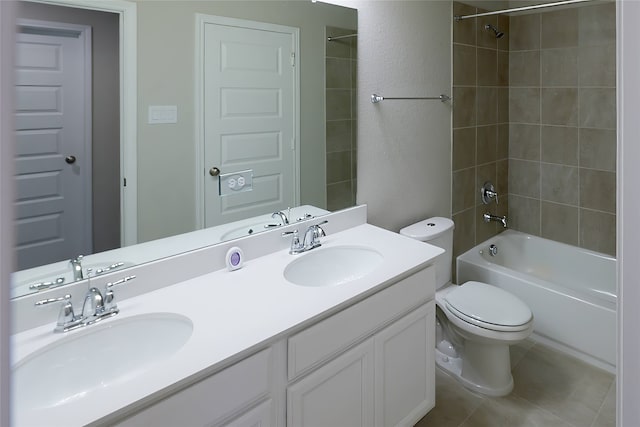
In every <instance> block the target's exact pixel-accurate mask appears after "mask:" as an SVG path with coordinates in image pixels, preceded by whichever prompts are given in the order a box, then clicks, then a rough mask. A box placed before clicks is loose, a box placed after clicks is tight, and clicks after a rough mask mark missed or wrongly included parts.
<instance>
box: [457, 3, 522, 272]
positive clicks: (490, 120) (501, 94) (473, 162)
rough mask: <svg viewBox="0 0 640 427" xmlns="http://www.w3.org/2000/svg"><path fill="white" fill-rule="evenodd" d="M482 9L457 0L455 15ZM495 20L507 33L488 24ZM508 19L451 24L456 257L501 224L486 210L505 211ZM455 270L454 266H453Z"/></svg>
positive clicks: (479, 19) (507, 117)
mask: <svg viewBox="0 0 640 427" xmlns="http://www.w3.org/2000/svg"><path fill="white" fill-rule="evenodd" d="M483 11H484V10H482V9H476V8H475V7H471V6H467V5H464V4H462V3H457V2H454V4H453V13H454V15H469V14H474V13H481V12H483ZM485 24H492V25H494V26H496V27H497V28H498V29H499V30H500V31H503V32H505V36H504V37H502V38H500V39H496V37H495V35H494V34H493V33H492V32H490V31H487V30H485V29H484V25H485ZM509 38H510V36H509V21H508V19H507V18H505V17H497V16H493V17H487V18H474V19H467V20H463V21H459V22H454V25H453V99H454V101H453V102H454V104H453V164H452V166H453V167H452V173H453V177H452V182H453V193H452V213H453V221H454V223H455V226H456V228H455V230H454V243H453V252H454V262H455V257H456V256H458V255H459V254H461V253H462V252H464V251H466V250H468V249H470V248H472V247H473V246H475V245H476V243H479V242H481V241H483V240H486V239H488V238H489V237H491V236H493V235H495V234H497V233H498V232H499V231H500V230H502V227H501V226H500V227H498V225H497V224H496V223H495V222H492V223H490V224H486V223H484V222H483V221H482V214H483V213H484V212H490V213H492V214H494V215H506V214H507V210H508V197H507V192H508V182H507V177H508V166H509V160H508V154H509V114H510V111H509V87H508V84H509V61H510V59H509V50H508V49H509ZM522 60H524V59H522ZM485 181H492V182H493V183H494V185H495V186H496V189H497V191H498V193H499V204H498V205H496V204H495V203H493V204H491V205H484V204H482V202H481V200H480V192H479V189H480V187H481V186H482V184H483V183H484V182H485ZM454 270H455V269H454Z"/></svg>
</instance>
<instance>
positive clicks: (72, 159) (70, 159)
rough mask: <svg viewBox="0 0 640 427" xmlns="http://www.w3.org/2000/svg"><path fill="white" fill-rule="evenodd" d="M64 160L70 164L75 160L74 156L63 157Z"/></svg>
mask: <svg viewBox="0 0 640 427" xmlns="http://www.w3.org/2000/svg"><path fill="white" fill-rule="evenodd" d="M64 161H65V162H67V163H69V164H70V165H72V164H74V163H75V162H76V156H67V157H65V158H64Z"/></svg>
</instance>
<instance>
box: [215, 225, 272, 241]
mask: <svg viewBox="0 0 640 427" xmlns="http://www.w3.org/2000/svg"><path fill="white" fill-rule="evenodd" d="M279 226H280V224H278V223H276V222H273V221H268V222H264V221H262V222H257V223H254V224H250V225H245V226H242V227H238V228H235V229H233V230H229V231H227V232H226V233H224V234H223V235H222V236H220V240H223V241H224V240H230V239H237V238H238V237H245V236H251V235H253V234H257V233H262V232H263V231H267V230H271V229H272V228H275V227H279Z"/></svg>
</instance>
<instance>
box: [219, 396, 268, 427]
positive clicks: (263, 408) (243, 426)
mask: <svg viewBox="0 0 640 427" xmlns="http://www.w3.org/2000/svg"><path fill="white" fill-rule="evenodd" d="M273 411H274V408H273V400H271V399H269V400H267V401H265V402H262V403H261V404H259V405H258V406H256V407H255V408H253V409H251V410H250V411H247V412H246V413H244V414H243V415H241V416H239V417H238V418H236V419H235V420H233V421H231V422H229V423H227V424H224V427H271V425H272V424H271V419H272V413H273Z"/></svg>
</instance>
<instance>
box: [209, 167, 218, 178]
mask: <svg viewBox="0 0 640 427" xmlns="http://www.w3.org/2000/svg"><path fill="white" fill-rule="evenodd" d="M209 175H211V176H218V175H220V169H218V168H217V167H215V166H214V167H212V168H211V169H209Z"/></svg>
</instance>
